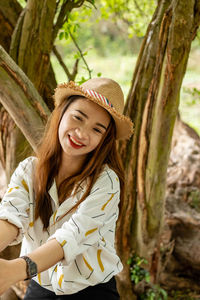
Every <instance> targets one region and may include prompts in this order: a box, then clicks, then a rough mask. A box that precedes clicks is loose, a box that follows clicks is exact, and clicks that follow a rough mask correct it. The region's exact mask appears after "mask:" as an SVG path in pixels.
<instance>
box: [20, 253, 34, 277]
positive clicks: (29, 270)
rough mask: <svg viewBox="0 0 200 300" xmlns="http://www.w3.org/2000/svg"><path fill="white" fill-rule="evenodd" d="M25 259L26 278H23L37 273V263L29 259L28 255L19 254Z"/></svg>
mask: <svg viewBox="0 0 200 300" xmlns="http://www.w3.org/2000/svg"><path fill="white" fill-rule="evenodd" d="M20 258H23V259H24V260H25V261H26V273H27V278H26V279H25V280H28V279H31V278H33V277H34V276H36V275H37V265H36V263H35V262H34V261H32V260H31V259H30V257H28V256H20Z"/></svg>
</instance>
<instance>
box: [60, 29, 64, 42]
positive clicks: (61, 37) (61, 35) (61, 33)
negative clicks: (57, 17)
mask: <svg viewBox="0 0 200 300" xmlns="http://www.w3.org/2000/svg"><path fill="white" fill-rule="evenodd" d="M63 38H64V32H63V31H62V32H60V33H59V40H62V39H63Z"/></svg>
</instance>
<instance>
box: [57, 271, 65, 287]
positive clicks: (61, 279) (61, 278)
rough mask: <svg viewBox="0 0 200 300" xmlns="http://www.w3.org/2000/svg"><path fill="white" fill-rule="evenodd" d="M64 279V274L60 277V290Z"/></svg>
mask: <svg viewBox="0 0 200 300" xmlns="http://www.w3.org/2000/svg"><path fill="white" fill-rule="evenodd" d="M63 278H64V274H62V275H60V278H59V280H58V284H59V286H60V288H61V285H62V281H63Z"/></svg>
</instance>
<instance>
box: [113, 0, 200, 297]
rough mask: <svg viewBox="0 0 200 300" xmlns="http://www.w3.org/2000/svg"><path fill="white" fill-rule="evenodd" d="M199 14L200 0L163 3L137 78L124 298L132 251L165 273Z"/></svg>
mask: <svg viewBox="0 0 200 300" xmlns="http://www.w3.org/2000/svg"><path fill="white" fill-rule="evenodd" d="M199 13H200V1H199V0H196V1H187V0H180V1H175V0H172V1H170V0H168V1H167V0H161V1H159V4H158V7H157V9H156V11H155V14H154V16H153V19H152V22H151V23H150V25H149V27H148V30H147V34H146V37H145V40H144V43H143V45H142V48H141V52H140V54H139V58H138V63H137V65H136V69H135V73H134V76H133V81H132V87H131V89H130V93H129V97H128V101H127V105H126V108H125V112H126V114H127V115H129V116H130V117H131V118H132V120H133V121H134V123H135V134H134V136H133V138H132V139H131V140H130V141H129V142H124V143H121V144H120V151H121V154H122V157H123V160H124V165H125V172H126V184H127V189H126V195H125V202H124V203H123V211H122V219H121V224H119V228H120V229H119V230H118V232H117V245H118V251H119V253H120V255H121V257H122V258H123V263H124V265H125V269H124V273H122V274H121V276H120V277H119V281H118V284H119V289H120V291H122V300H123V299H126V300H129V299H133V292H132V285H131V282H130V279H129V268H128V267H127V265H126V262H127V259H128V256H130V255H131V253H133V252H136V253H137V254H138V255H140V256H143V257H145V258H147V259H148V262H149V270H150V272H151V278H152V281H153V282H156V281H157V277H158V275H159V261H160V234H161V230H162V226H163V216H164V192H165V186H166V170H167V165H168V158H169V152H170V145H171V139H172V132H173V127H174V122H175V119H176V115H177V111H178V104H179V92H180V87H181V84H182V79H183V76H184V74H185V70H186V65H187V60H188V55H189V52H190V46H191V42H192V40H193V38H194V37H195V35H196V30H197V28H198V26H199V22H200V19H199ZM124 290H126V291H127V292H126V293H125V296H123V294H124V293H123V291H124Z"/></svg>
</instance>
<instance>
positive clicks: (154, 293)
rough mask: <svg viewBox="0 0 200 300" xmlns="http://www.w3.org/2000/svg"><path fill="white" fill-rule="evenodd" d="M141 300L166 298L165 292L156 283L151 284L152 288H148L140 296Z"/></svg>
mask: <svg viewBox="0 0 200 300" xmlns="http://www.w3.org/2000/svg"><path fill="white" fill-rule="evenodd" d="M140 299H141V300H166V299H168V295H167V292H166V291H165V290H164V289H162V288H161V287H159V286H158V285H153V287H152V288H150V289H148V290H147V292H146V293H144V294H142V295H141V296H140Z"/></svg>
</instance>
